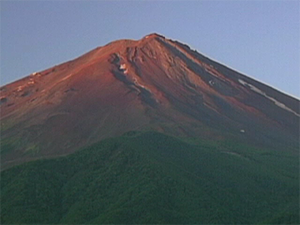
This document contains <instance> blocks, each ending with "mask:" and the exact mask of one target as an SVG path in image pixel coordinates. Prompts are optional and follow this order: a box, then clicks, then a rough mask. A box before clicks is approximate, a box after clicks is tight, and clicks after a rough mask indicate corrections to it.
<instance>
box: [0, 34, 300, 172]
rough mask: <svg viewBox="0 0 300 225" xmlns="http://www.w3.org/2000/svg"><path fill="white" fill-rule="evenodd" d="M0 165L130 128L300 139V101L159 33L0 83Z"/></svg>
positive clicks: (65, 150) (266, 140)
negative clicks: (0, 137)
mask: <svg viewBox="0 0 300 225" xmlns="http://www.w3.org/2000/svg"><path fill="white" fill-rule="evenodd" d="M0 107H1V134H2V149H3V152H2V155H1V165H2V167H4V168H5V167H6V166H9V165H14V164H19V163H21V162H23V161H27V160H32V159H35V158H40V157H53V156H57V155H66V154H69V153H72V152H74V151H75V150H77V149H78V148H79V147H82V146H87V145H89V144H92V143H95V142H97V141H99V140H102V139H105V138H108V137H114V136H118V135H121V134H123V133H124V132H127V131H130V130H149V129H150V130H156V131H159V132H163V133H166V134H171V135H181V136H188V137H199V136H201V137H203V138H208V139H210V138H216V139H224V138H226V137H228V135H232V136H234V137H236V138H242V139H244V140H247V141H250V142H257V143H260V144H267V145H273V146H275V147H276V146H278V145H281V143H282V142H288V143H289V144H294V145H297V144H298V137H299V116H300V115H299V113H300V112H299V100H297V99H294V98H292V97H290V96H287V95H285V94H283V93H280V92H278V91H276V90H274V89H272V88H271V87H268V86H266V85H264V84H262V83H259V82H257V81H255V80H253V79H251V78H249V77H246V76H244V75H242V74H239V73H237V72H235V71H233V70H231V69H229V68H227V67H225V66H222V65H220V64H218V63H216V62H213V61H212V60H210V59H208V58H206V57H204V56H203V55H201V54H199V53H197V52H196V51H193V50H191V49H190V48H189V47H188V46H186V45H184V44H181V43H179V42H177V41H172V40H169V39H166V38H164V37H163V36H160V35H157V34H151V35H148V36H146V37H144V38H143V39H141V40H139V41H133V40H120V41H115V42H112V43H110V44H108V45H106V46H104V47H99V48H96V49H95V50H92V51H90V52H88V53H87V54H85V55H83V56H81V57H79V58H77V59H75V60H72V61H69V62H66V63H63V64H61V65H58V66H54V67H52V68H50V69H47V70H45V71H41V72H36V73H33V74H31V75H30V76H27V77H25V78H23V79H21V80H18V81H16V82H13V83H11V84H8V85H6V86H3V87H1V106H0Z"/></svg>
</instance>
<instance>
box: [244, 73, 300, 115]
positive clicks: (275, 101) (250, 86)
mask: <svg viewBox="0 0 300 225" xmlns="http://www.w3.org/2000/svg"><path fill="white" fill-rule="evenodd" d="M238 81H239V82H240V83H241V84H242V85H244V86H247V87H249V88H250V89H251V90H252V91H254V92H256V93H258V94H260V95H262V96H264V97H266V98H267V99H269V100H271V101H272V102H274V104H275V105H277V106H278V107H280V108H282V109H285V110H286V111H289V112H291V113H294V114H295V115H296V116H298V117H300V114H298V113H296V112H295V111H293V110H292V109H290V108H289V107H287V106H286V105H285V104H283V103H281V102H279V101H278V100H276V99H275V98H272V97H270V96H268V95H267V94H266V93H265V92H263V91H262V90H260V89H259V88H257V87H255V86H253V85H252V84H249V83H247V82H246V81H243V80H241V79H238Z"/></svg>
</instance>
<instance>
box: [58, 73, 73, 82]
mask: <svg viewBox="0 0 300 225" xmlns="http://www.w3.org/2000/svg"><path fill="white" fill-rule="evenodd" d="M72 75H73V74H72V73H71V74H70V75H68V76H66V77H64V78H63V79H61V80H60V81H64V80H67V79H69V78H70V77H71V76H72Z"/></svg>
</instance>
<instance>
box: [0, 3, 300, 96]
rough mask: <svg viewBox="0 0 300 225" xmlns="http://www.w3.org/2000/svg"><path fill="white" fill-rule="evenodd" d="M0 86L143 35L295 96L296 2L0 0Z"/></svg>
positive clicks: (299, 32) (299, 84) (298, 90)
mask: <svg viewBox="0 0 300 225" xmlns="http://www.w3.org/2000/svg"><path fill="white" fill-rule="evenodd" d="M0 10H1V33H0V34H1V35H0V40H1V46H0V47H1V51H0V52H1V55H0V56H1V58H0V63H1V64H0V68H1V79H0V86H3V85H5V84H7V83H10V82H12V81H15V80H17V79H20V78H22V77H25V76H28V75H29V74H31V73H33V72H37V71H42V70H45V69H47V68H50V67H52V66H54V65H58V64H61V63H63V62H66V61H69V60H71V59H74V58H77V57H79V56H80V55H82V54H84V53H86V52H88V51H90V50H92V49H94V48H96V47H98V46H103V45H106V44H108V43H109V42H112V41H114V40H119V39H134V40H138V39H141V38H142V37H144V36H146V35H147V34H150V33H154V32H156V33H159V34H161V35H163V36H165V37H166V38H170V39H173V40H178V41H180V42H182V43H186V44H188V45H189V46H190V47H191V48H192V49H195V50H197V51H198V52H200V53H202V54H204V55H206V56H207V57H209V58H211V59H213V60H216V61H218V62H220V63H222V64H224V65H227V66H228V67H230V68H233V69H234V70H237V71H239V72H241V73H243V74H245V75H247V76H249V77H251V78H254V79H256V80H258V81H261V82H263V83H265V84H268V85H270V86H272V87H274V88H276V89H278V90H280V91H282V92H285V93H287V94H289V95H291V96H294V97H297V98H298V99H299V98H300V66H299V63H300V51H299V50H300V1H297V0H295V1H292V0H278V1H276V0H269V1H267V0H260V1H257V0H251V1H250V0H249V1H246V0H239V1H237V0H236V1H233V0H232V1H227V0H223V1H208V0H207V1H201V0H195V1H189V0H184V1H176V0H173V1H171V0H168V1H158V0H156V1H155V0H151V1H150V0H148V1H145V0H144V1H143V0H140V1H137V0H136V1H134V0H131V1H126V0H123V1H116V0H115V1H114V0H112V1H108V0H107V1H104V0H102V1H100V0H99V1H71V0H65V1H64V0H61V1H57V0H52V1H45V0H40V1H25V0H24V1H13V0H1V3H0Z"/></svg>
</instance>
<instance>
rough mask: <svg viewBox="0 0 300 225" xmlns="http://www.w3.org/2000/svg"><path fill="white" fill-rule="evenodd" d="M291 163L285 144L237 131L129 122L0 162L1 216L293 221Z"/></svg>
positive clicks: (83, 220)
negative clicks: (163, 129) (246, 139)
mask: <svg viewBox="0 0 300 225" xmlns="http://www.w3.org/2000/svg"><path fill="white" fill-rule="evenodd" d="M232 146H235V147H232ZM297 168H298V169H299V165H298V160H297V159H296V158H295V157H294V155H292V154H287V153H286V152H274V151H273V150H272V149H259V148H256V147H253V146H250V145H245V144H243V143H237V142H236V141H235V140H228V142H227V143H222V142H214V141H206V142H204V141H203V140H194V141H191V140H188V139H186V140H182V139H178V138H175V137H170V136H166V135H163V134H161V133H156V132H146V133H137V132H135V133H133V132H130V133H127V134H125V135H124V136H121V137H117V138H112V139H108V140H105V141H102V142H100V143H97V144H94V145H92V146H90V147H87V148H85V149H82V150H81V151H79V152H77V153H74V154H72V155H69V156H65V157H61V158H57V159H48V160H38V161H34V162H29V163H26V164H23V165H20V166H16V167H13V168H11V169H8V170H5V171H3V172H2V175H1V179H2V180H1V190H2V191H1V204H2V207H1V221H2V223H39V224H42V223H47V224H50V223H51V224H52V223H61V224H74V223H76V224H87V223H88V224H109V223H122V224H124V223H126V224H158V223H164V224H174V223H176V224H178V223H181V224H258V223H266V224H271V223H274V224H278V223H282V224H298V223H299V202H298V199H299V174H298V170H297Z"/></svg>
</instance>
